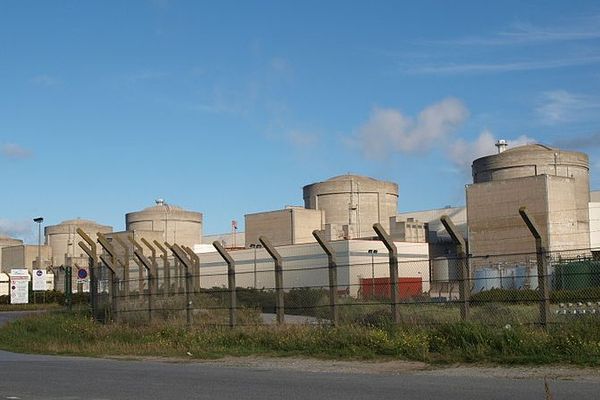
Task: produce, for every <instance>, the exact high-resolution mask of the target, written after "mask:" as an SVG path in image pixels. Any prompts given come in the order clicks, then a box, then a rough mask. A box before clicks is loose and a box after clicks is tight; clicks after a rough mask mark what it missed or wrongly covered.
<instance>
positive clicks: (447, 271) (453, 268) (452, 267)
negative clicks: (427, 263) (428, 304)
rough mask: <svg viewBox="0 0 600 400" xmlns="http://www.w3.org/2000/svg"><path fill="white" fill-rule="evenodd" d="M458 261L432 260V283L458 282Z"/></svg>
mask: <svg viewBox="0 0 600 400" xmlns="http://www.w3.org/2000/svg"><path fill="white" fill-rule="evenodd" d="M457 261H458V260H456V259H448V258H446V257H437V258H434V259H433V260H431V269H432V274H433V276H432V278H431V281H432V282H434V283H435V282H450V281H458V262H457Z"/></svg>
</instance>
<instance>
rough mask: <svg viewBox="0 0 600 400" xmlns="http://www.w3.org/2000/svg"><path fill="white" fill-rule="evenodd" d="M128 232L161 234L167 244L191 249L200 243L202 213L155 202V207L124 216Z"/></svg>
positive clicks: (159, 201)
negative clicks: (175, 244)
mask: <svg viewBox="0 0 600 400" xmlns="http://www.w3.org/2000/svg"><path fill="white" fill-rule="evenodd" d="M125 226H126V229H127V230H128V231H155V232H163V239H164V241H166V242H169V243H177V244H179V245H183V246H188V247H192V248H193V246H194V245H196V244H200V243H202V213H199V212H196V211H188V210H184V209H183V208H181V207H178V206H174V205H170V204H167V203H166V202H164V201H163V200H160V199H159V200H157V201H156V205H155V206H152V207H148V208H145V209H143V210H141V211H135V212H130V213H128V214H126V215H125Z"/></svg>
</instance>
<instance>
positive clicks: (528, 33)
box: [426, 15, 600, 46]
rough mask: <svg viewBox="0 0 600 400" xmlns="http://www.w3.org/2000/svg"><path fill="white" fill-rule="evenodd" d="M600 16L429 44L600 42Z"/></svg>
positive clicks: (521, 26) (522, 24) (519, 24)
mask: <svg viewBox="0 0 600 400" xmlns="http://www.w3.org/2000/svg"><path fill="white" fill-rule="evenodd" d="M599 26H600V15H591V16H587V17H584V18H578V19H576V20H572V21H569V22H568V23H567V24H563V25H560V24H558V23H557V24H553V25H552V26H550V25H549V26H536V25H534V24H531V23H525V22H517V23H514V24H512V25H511V26H509V27H508V29H506V30H504V31H500V32H497V33H495V34H491V35H488V36H470V37H463V38H458V39H448V40H439V41H428V42H426V43H431V44H443V45H456V46H507V45H532V44H545V43H556V42H566V41H579V40H590V39H597V38H600V28H599Z"/></svg>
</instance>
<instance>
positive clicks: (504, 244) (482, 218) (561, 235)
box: [467, 141, 590, 255]
mask: <svg viewBox="0 0 600 400" xmlns="http://www.w3.org/2000/svg"><path fill="white" fill-rule="evenodd" d="M496 146H497V147H498V154H494V155H491V156H487V157H481V158H478V159H476V160H475V161H473V165H472V171H473V184H472V185H469V187H468V188H467V221H468V226H469V241H470V249H471V252H472V253H473V254H475V255H486V254H494V253H510V252H514V253H516V252H527V251H530V250H531V248H532V243H533V239H530V238H529V236H530V234H529V232H528V230H527V228H526V227H525V225H524V223H523V221H522V219H521V218H520V216H519V214H518V210H519V208H520V207H521V206H526V207H527V209H528V210H529V212H530V214H531V215H532V216H533V217H534V218H535V219H536V221H537V224H538V225H539V227H540V229H541V230H542V231H543V232H542V235H543V236H544V237H545V239H546V240H547V243H548V244H547V245H548V246H549V248H550V250H583V249H586V248H588V247H589V201H590V190H589V188H590V186H589V160H588V156H587V155H586V154H585V153H581V152H576V151H566V150H561V149H558V148H552V147H549V146H546V145H543V144H528V145H524V146H519V147H515V148H512V149H508V150H504V149H505V147H506V142H504V141H498V143H497V144H496Z"/></svg>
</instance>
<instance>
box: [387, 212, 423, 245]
mask: <svg viewBox="0 0 600 400" xmlns="http://www.w3.org/2000/svg"><path fill="white" fill-rule="evenodd" d="M389 233H390V236H391V237H392V239H393V240H397V241H399V242H414V243H425V242H426V241H427V237H426V235H425V224H424V223H423V222H421V221H416V220H415V219H414V218H407V219H402V218H399V217H397V216H396V217H391V218H390V231H389Z"/></svg>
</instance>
